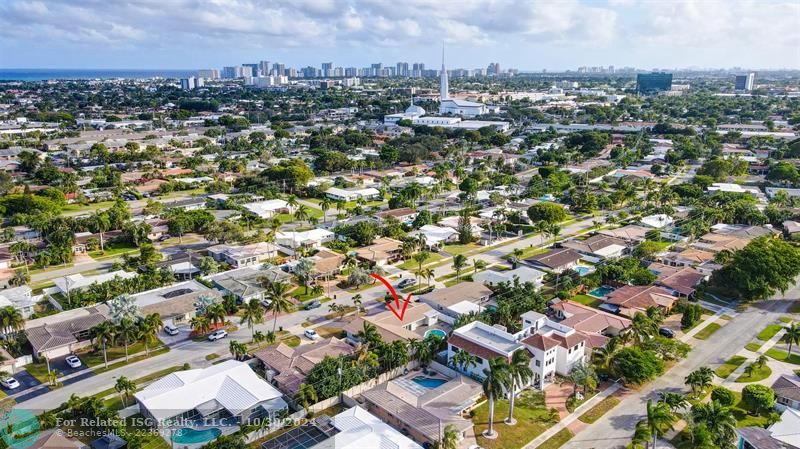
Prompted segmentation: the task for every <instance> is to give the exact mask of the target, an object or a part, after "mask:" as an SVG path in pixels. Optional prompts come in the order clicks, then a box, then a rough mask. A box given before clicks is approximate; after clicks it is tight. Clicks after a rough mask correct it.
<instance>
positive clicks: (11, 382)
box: [0, 377, 19, 390]
mask: <svg viewBox="0 0 800 449" xmlns="http://www.w3.org/2000/svg"><path fill="white" fill-rule="evenodd" d="M0 385H2V386H3V387H4V388H7V389H9V390H13V389H15V388H19V382H18V381H17V379H14V378H13V377H5V378H3V379H0Z"/></svg>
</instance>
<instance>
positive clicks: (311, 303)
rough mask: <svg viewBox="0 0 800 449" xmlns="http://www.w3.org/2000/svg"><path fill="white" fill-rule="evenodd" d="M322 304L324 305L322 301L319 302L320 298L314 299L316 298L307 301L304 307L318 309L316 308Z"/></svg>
mask: <svg viewBox="0 0 800 449" xmlns="http://www.w3.org/2000/svg"><path fill="white" fill-rule="evenodd" d="M320 306H322V303H321V302H319V300H318V299H314V300H311V301H309V302H307V303H306V304H305V305H304V306H303V308H304V309H305V310H311V309H316V308H318V307H320Z"/></svg>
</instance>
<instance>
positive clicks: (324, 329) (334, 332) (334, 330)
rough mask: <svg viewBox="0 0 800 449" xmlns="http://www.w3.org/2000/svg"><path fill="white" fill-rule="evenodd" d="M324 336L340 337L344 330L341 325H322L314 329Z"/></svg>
mask: <svg viewBox="0 0 800 449" xmlns="http://www.w3.org/2000/svg"><path fill="white" fill-rule="evenodd" d="M314 330H315V331H317V334H319V336H320V337H322V338H328V337H340V336H341V335H342V334H343V333H344V331H343V330H342V328H341V327H331V326H320V327H317V328H315V329H314Z"/></svg>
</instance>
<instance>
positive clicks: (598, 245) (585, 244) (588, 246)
mask: <svg viewBox="0 0 800 449" xmlns="http://www.w3.org/2000/svg"><path fill="white" fill-rule="evenodd" d="M561 246H562V247H563V248H569V249H573V250H575V251H577V252H578V253H580V254H583V255H584V256H587V257H589V258H591V259H593V260H594V261H599V260H603V259H613V258H617V257H622V256H623V255H625V254H627V253H628V251H629V250H630V247H629V245H628V244H627V243H626V242H625V241H624V240H621V239H618V238H616V237H609V236H607V235H603V234H595V235H593V236H591V237H588V238H586V239H584V240H578V239H572V240H568V241H566V242H564V243H562V244H561Z"/></svg>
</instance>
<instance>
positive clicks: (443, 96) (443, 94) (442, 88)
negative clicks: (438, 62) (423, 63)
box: [439, 45, 450, 101]
mask: <svg viewBox="0 0 800 449" xmlns="http://www.w3.org/2000/svg"><path fill="white" fill-rule="evenodd" d="M449 90H450V86H449V83H448V82H447V67H445V66H444V45H442V73H441V74H440V75H439V100H440V101H441V100H447V99H449V98H450V95H449V94H448V91H449Z"/></svg>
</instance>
